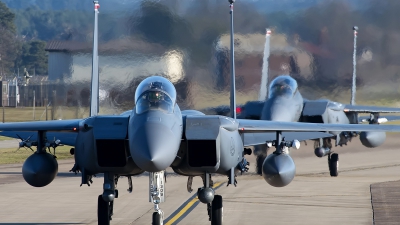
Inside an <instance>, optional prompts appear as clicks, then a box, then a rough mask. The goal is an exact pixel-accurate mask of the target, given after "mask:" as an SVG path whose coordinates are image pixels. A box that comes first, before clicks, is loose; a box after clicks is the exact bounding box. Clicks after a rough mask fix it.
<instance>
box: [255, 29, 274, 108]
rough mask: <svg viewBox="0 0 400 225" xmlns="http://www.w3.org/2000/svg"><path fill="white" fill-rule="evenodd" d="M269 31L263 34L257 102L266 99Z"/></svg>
mask: <svg viewBox="0 0 400 225" xmlns="http://www.w3.org/2000/svg"><path fill="white" fill-rule="evenodd" d="M270 39H271V30H270V29H267V30H266V33H265V45H264V57H263V66H262V72H261V85H260V92H259V93H258V100H259V101H264V100H265V99H266V98H267V97H268V69H269V67H268V59H269V54H270V41H271V40H270Z"/></svg>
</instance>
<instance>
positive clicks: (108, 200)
mask: <svg viewBox="0 0 400 225" xmlns="http://www.w3.org/2000/svg"><path fill="white" fill-rule="evenodd" d="M117 183H118V176H116V175H114V174H112V173H104V184H103V194H102V195H99V197H98V201H97V219H98V224H99V225H110V220H111V219H112V215H113V210H114V199H115V198H118V190H117V189H116V187H117Z"/></svg>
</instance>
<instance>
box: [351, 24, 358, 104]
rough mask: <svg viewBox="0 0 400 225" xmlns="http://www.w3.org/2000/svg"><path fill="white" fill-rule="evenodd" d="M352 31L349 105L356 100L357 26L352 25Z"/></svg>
mask: <svg viewBox="0 0 400 225" xmlns="http://www.w3.org/2000/svg"><path fill="white" fill-rule="evenodd" d="M353 31H354V49H353V84H352V86H351V102H350V104H351V105H355V102H356V66H357V65H356V64H357V60H356V55H357V33H358V27H357V26H354V27H353Z"/></svg>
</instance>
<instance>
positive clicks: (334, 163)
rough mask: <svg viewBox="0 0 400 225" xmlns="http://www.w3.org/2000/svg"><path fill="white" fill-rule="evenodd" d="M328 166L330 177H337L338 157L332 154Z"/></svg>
mask: <svg viewBox="0 0 400 225" xmlns="http://www.w3.org/2000/svg"><path fill="white" fill-rule="evenodd" d="M328 164H329V173H330V175H331V177H337V176H338V175H339V171H338V169H339V155H338V154H337V153H333V154H332V155H331V156H330V158H329V160H328Z"/></svg>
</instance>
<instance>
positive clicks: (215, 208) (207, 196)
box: [197, 173, 223, 225]
mask: <svg viewBox="0 0 400 225" xmlns="http://www.w3.org/2000/svg"><path fill="white" fill-rule="evenodd" d="M202 178H203V184H204V187H202V188H199V189H198V190H197V197H198V198H199V200H200V201H201V202H202V203H204V204H207V212H208V218H209V221H211V225H222V222H223V205H222V196H221V195H215V191H214V189H213V188H212V187H213V181H212V180H211V174H210V173H205V174H204V176H202Z"/></svg>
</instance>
